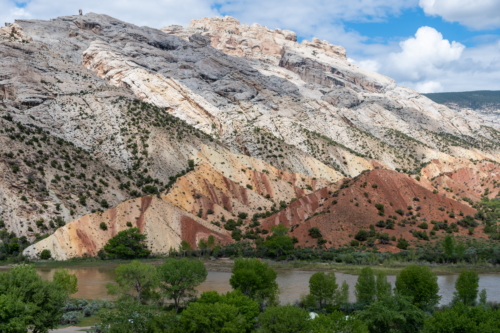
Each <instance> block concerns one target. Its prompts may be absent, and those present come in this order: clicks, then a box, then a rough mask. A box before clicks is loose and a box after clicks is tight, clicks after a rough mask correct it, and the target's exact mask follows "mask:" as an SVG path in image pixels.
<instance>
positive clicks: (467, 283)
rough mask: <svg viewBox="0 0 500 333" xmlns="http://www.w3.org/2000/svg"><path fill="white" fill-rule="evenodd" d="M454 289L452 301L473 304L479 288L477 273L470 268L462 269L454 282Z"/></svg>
mask: <svg viewBox="0 0 500 333" xmlns="http://www.w3.org/2000/svg"><path fill="white" fill-rule="evenodd" d="M455 290H456V291H455V293H454V297H453V300H454V301H458V302H462V303H464V304H465V305H469V306H473V305H474V304H475V303H476V298H477V293H478V290H479V275H478V274H477V273H476V272H475V271H474V270H472V269H464V270H463V271H462V272H461V273H460V275H459V276H458V279H457V282H455Z"/></svg>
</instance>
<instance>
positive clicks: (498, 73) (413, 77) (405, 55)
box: [356, 27, 500, 93]
mask: <svg viewBox="0 0 500 333" xmlns="http://www.w3.org/2000/svg"><path fill="white" fill-rule="evenodd" d="M389 50H390V47H389V46H387V47H386V50H385V51H384V50H378V52H377V53H376V54H373V56H371V57H368V58H364V59H356V60H357V61H356V63H357V64H358V65H359V66H361V67H364V68H366V69H370V70H375V71H377V72H379V73H382V74H384V75H387V76H390V77H392V78H394V79H395V80H396V82H398V84H399V85H401V86H407V87H410V88H413V89H415V90H417V91H419V92H422V93H428V92H441V91H466V90H467V91H471V90H500V81H499V80H498V78H499V77H500V40H496V41H495V40H493V41H491V42H489V43H485V44H480V45H477V46H474V47H468V48H466V47H465V46H464V45H462V44H460V43H457V42H454V41H451V42H450V41H449V40H447V39H445V38H444V37H443V36H442V34H441V33H440V32H438V31H437V30H436V29H434V28H430V27H421V28H419V29H418V31H417V32H416V33H415V36H413V37H410V38H407V39H406V40H404V41H402V42H400V43H399V50H397V51H392V52H391V51H389ZM387 54H389V55H388V56H387Z"/></svg>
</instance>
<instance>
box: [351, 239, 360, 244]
mask: <svg viewBox="0 0 500 333" xmlns="http://www.w3.org/2000/svg"><path fill="white" fill-rule="evenodd" d="M351 246H359V242H358V241H357V240H355V239H353V240H352V241H351Z"/></svg>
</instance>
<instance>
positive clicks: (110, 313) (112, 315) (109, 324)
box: [98, 298, 178, 333]
mask: <svg viewBox="0 0 500 333" xmlns="http://www.w3.org/2000/svg"><path fill="white" fill-rule="evenodd" d="M114 305H115V306H114V308H113V309H107V308H105V309H103V310H101V311H99V315H98V316H99V319H100V320H101V324H100V325H99V327H100V331H101V332H104V333H153V332H163V331H164V330H165V328H168V326H169V325H168V324H167V323H166V322H165V320H163V323H162V324H163V325H161V326H162V327H161V329H160V330H156V331H155V330H153V328H154V326H155V324H156V323H157V322H158V321H159V319H160V318H161V317H160V316H158V313H157V311H155V309H154V308H153V307H152V306H150V305H142V304H140V303H138V302H137V301H136V300H134V299H132V298H121V299H119V300H118V301H117V302H115V304H114ZM159 317H160V318H159ZM162 317H168V318H170V320H171V321H172V322H173V323H174V324H175V327H173V328H176V327H177V326H178V323H177V322H176V318H175V316H172V315H169V314H166V315H164V316H162ZM161 319H163V318H161ZM169 332H171V331H170V330H169ZM174 332H175V330H174ZM177 332H178V331H177Z"/></svg>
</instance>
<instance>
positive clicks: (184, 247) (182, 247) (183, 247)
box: [179, 240, 193, 256]
mask: <svg viewBox="0 0 500 333" xmlns="http://www.w3.org/2000/svg"><path fill="white" fill-rule="evenodd" d="M179 251H180V252H182V253H184V256H185V255H186V252H187V251H193V248H192V247H191V244H189V243H188V242H186V241H185V240H183V241H182V242H181V245H179Z"/></svg>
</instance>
